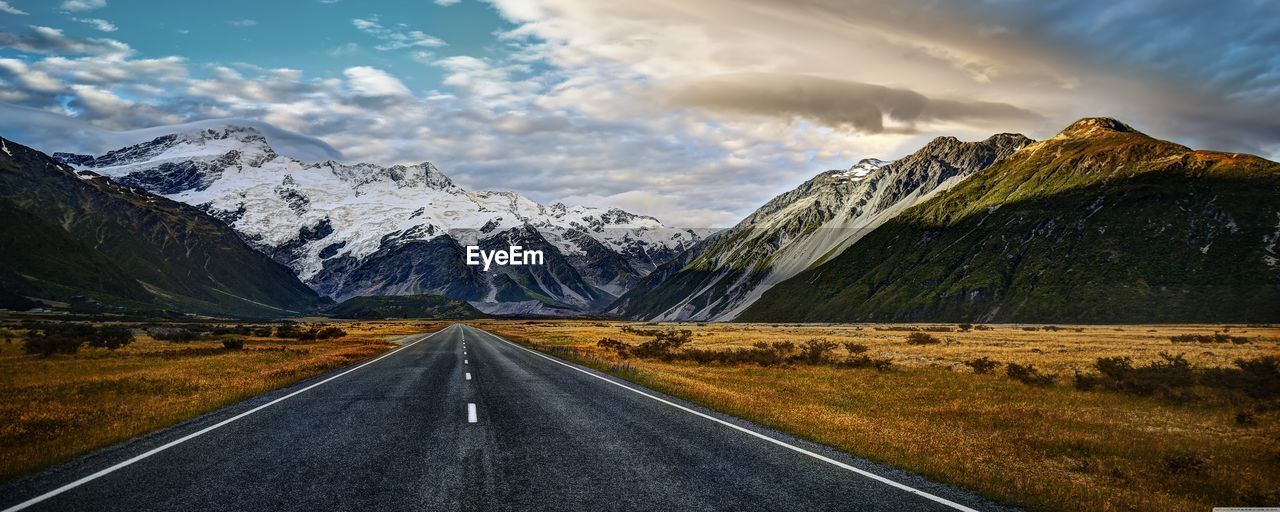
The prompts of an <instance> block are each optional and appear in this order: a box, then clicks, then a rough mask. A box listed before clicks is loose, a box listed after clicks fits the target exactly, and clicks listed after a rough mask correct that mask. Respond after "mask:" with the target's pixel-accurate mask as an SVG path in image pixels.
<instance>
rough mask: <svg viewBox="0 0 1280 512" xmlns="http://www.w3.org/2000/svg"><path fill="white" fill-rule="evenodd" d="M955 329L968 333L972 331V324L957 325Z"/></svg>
mask: <svg viewBox="0 0 1280 512" xmlns="http://www.w3.org/2000/svg"><path fill="white" fill-rule="evenodd" d="M956 327H957V328H959V329H960V332H969V331H972V330H973V324H959V325H957V326H956Z"/></svg>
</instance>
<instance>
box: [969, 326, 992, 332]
mask: <svg viewBox="0 0 1280 512" xmlns="http://www.w3.org/2000/svg"><path fill="white" fill-rule="evenodd" d="M973 329H974V330H975V331H990V330H992V329H995V327H992V326H990V325H975V326H973Z"/></svg>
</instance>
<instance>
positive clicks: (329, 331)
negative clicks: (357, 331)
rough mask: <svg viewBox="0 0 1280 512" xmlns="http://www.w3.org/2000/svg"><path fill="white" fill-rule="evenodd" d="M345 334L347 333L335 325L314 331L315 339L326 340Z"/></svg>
mask: <svg viewBox="0 0 1280 512" xmlns="http://www.w3.org/2000/svg"><path fill="white" fill-rule="evenodd" d="M346 335H347V331H344V330H342V328H340V327H335V326H328V327H324V328H322V329H320V330H319V331H318V332H316V339H321V340H328V339H333V338H341V337H343V336H346Z"/></svg>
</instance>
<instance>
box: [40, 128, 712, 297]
mask: <svg viewBox="0 0 1280 512" xmlns="http://www.w3.org/2000/svg"><path fill="white" fill-rule="evenodd" d="M61 159H62V161H63V162H65V163H68V164H71V165H73V166H75V167H78V168H81V169H84V170H92V171H93V172H96V173H98V174H101V175H104V176H107V177H110V178H111V179H112V180H114V181H116V182H119V183H122V184H125V185H128V186H132V187H137V188H142V189H146V190H148V191H151V192H154V193H158V194H161V195H164V196H166V197H168V198H170V199H173V200H176V201H181V202H184V203H187V204H190V205H193V206H196V207H198V208H200V209H202V210H204V211H205V212H206V213H209V214H210V215H213V216H215V217H217V218H219V219H221V220H222V221H223V222H226V223H227V224H229V225H230V226H232V227H233V228H234V229H235V230H236V231H237V232H238V233H239V234H240V235H241V237H243V238H244V239H245V240H248V241H249V242H250V243H252V244H253V245H255V246H256V247H257V248H258V249H260V250H262V251H263V252H265V253H267V254H269V255H271V256H272V257H273V258H275V259H276V260H277V261H279V262H281V263H284V264H286V265H288V266H289V267H290V268H292V269H293V271H294V272H295V273H296V274H297V275H298V276H299V277H300V278H302V280H303V281H304V282H306V283H307V284H309V285H311V286H312V287H313V288H315V289H317V290H318V291H320V292H322V293H324V294H327V295H329V296H331V297H334V298H337V299H339V300H341V299H345V298H347V297H350V296H354V295H380V294H405V293H420V292H423V291H430V290H435V291H438V292H441V293H446V292H447V293H446V295H448V296H450V298H455V299H465V300H473V301H480V302H485V301H488V300H490V299H492V300H497V301H499V302H504V301H507V302H509V301H517V302H518V301H523V300H528V299H529V298H530V297H534V298H543V299H547V298H549V299H547V300H552V301H553V302H556V305H555V307H562V306H566V305H568V306H570V307H573V308H578V310H580V311H581V310H587V309H590V308H598V307H600V306H603V305H604V304H605V303H607V302H608V301H611V300H612V299H613V297H616V296H617V295H619V294H621V293H623V292H624V291H625V290H626V289H627V288H628V287H629V286H631V284H632V283H634V282H635V281H636V280H638V279H639V278H640V277H642V276H643V275H645V274H647V273H648V272H649V271H650V270H652V269H653V268H656V267H657V266H658V265H661V264H662V263H665V262H666V261H668V260H669V259H671V258H672V257H674V256H675V255H677V254H679V253H680V252H681V251H683V250H685V249H687V248H688V247H690V246H692V245H693V244H695V243H697V242H698V241H700V240H701V239H702V237H703V236H705V235H706V234H709V231H707V230H691V229H677V228H669V227H666V226H664V225H663V224H662V223H661V222H659V221H658V220H657V219H654V218H652V217H646V216H643V215H636V214H633V213H630V212H627V211H624V210H621V209H617V208H608V209H604V208H592V207H583V206H574V207H569V206H565V205H563V204H554V205H551V206H544V205H542V204H539V203H537V202H535V201H533V200H530V199H528V198H526V197H524V196H522V195H520V194H517V193H515V192H509V191H482V192H472V191H469V190H465V189H463V188H461V187H459V186H457V185H456V184H455V183H454V182H453V180H451V179H449V177H448V176H447V175H445V174H444V173H443V172H442V171H441V170H440V169H439V168H437V167H436V166H435V165H433V164H432V163H430V162H422V163H419V164H415V165H390V166H382V165H377V164H370V163H355V164H345V163H341V162H337V161H334V160H328V161H324V162H318V163H304V162H301V161H299V160H295V159H292V158H288V157H285V156H281V155H279V154H277V153H276V152H275V151H274V150H273V149H272V148H271V146H270V144H269V143H268V140H267V138H266V137H264V136H263V134H262V133H260V132H259V131H258V130H256V129H254V128H246V127H241V126H227V127H224V128H219V129H199V130H187V131H182V132H177V133H172V134H167V135H164V136H161V137H156V138H154V139H153V140H150V141H148V142H145V143H142V144H137V145H133V146H129V147H126V148H121V149H118V150H115V151H111V152H108V153H106V154H104V155H102V156H99V157H93V156H88V155H62V158H61ZM513 230H515V231H513ZM530 230H532V231H533V232H536V233H537V235H538V236H537V237H534V238H531V239H536V240H539V241H541V242H540V243H542V244H549V246H551V247H553V248H554V250H555V252H556V253H557V254H559V255H560V256H561V257H560V258H555V259H554V261H555V262H556V263H555V265H558V266H559V267H558V268H557V269H556V270H555V271H553V272H551V273H548V274H541V273H537V272H534V273H530V274H527V275H512V276H508V277H509V278H510V279H507V280H505V281H504V280H495V279H497V278H496V277H493V276H491V275H480V276H476V275H472V274H471V270H470V269H468V268H467V267H465V266H462V265H463V263H462V261H463V258H462V257H461V256H459V255H456V254H451V253H450V251H457V250H459V247H460V246H461V245H475V244H478V245H484V244H485V243H487V242H491V241H492V240H494V239H495V237H498V236H501V234H502V233H512V232H529V231H530ZM427 242H431V243H427ZM423 251H435V252H439V251H443V252H440V254H432V255H426V254H422V252H423ZM406 265H407V266H408V267H406ZM415 265H417V266H415ZM459 266H462V267H461V268H459ZM406 268H409V269H416V270H406ZM485 287H489V289H488V291H486V290H485ZM513 287H517V288H520V290H515V289H514V288H513ZM450 294H451V295H450ZM558 301H568V302H565V303H561V302H558ZM478 307H479V306H478ZM485 307H488V306H484V307H482V309H484V308H485ZM489 309H500V308H496V307H490V308H489Z"/></svg>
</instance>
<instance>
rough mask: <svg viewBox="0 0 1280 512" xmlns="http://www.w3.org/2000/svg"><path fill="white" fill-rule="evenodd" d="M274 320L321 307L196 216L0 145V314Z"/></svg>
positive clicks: (227, 231)
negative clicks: (66, 309) (85, 307)
mask: <svg viewBox="0 0 1280 512" xmlns="http://www.w3.org/2000/svg"><path fill="white" fill-rule="evenodd" d="M29 298H36V299H41V300H44V301H53V302H82V303H83V302H86V301H92V302H93V303H95V304H102V305H103V306H104V307H109V308H123V309H129V310H135V311H139V310H141V311H156V310H172V311H179V312H184V313H201V314H210V315H231V316H248V317H274V316H284V315H293V314H297V313H301V312H305V311H308V310H311V309H312V308H314V307H315V306H317V305H320V304H321V303H323V299H321V298H320V297H319V296H317V295H316V293H315V292H313V291H312V290H311V289H310V288H307V286H306V285H304V284H302V282H301V281H299V280H298V279H297V278H296V277H295V276H294V275H293V273H292V272H290V271H289V269H288V268H287V267H284V266H282V265H280V264H278V263H276V262H275V261H272V260H271V258H269V257H267V256H266V255H264V254H262V253H260V252H258V251H256V250H255V249H253V248H252V247H250V246H249V245H248V244H246V243H245V242H244V241H243V240H241V239H240V237H239V236H238V235H237V234H236V233H235V231H233V230H232V229H231V228H229V227H227V225H226V224H224V223H222V222H221V221H219V220H217V219H215V218H213V217H210V216H208V215H207V214H205V213H204V212H202V211H200V210H199V209H196V208H194V207H191V206H187V205H185V204H182V203H178V202H175V201H170V200H168V199H165V198H163V197H160V196H157V195H153V194H150V193H148V192H145V191H143V190H138V189H135V188H131V187H127V186H122V185H118V184H116V183H114V182H112V181H110V180H108V179H107V178H105V177H102V176H98V175H96V174H93V173H88V172H83V173H77V172H76V171H74V170H72V169H71V168H70V167H67V166H66V165H63V164H61V163H59V162H58V161H56V160H54V159H53V158H51V157H49V156H47V155H45V154H43V153H41V152H39V151H36V150H34V149H31V148H28V147H26V146H23V145H20V144H17V143H14V142H13V141H10V140H7V139H4V138H0V307H4V306H8V307H11V308H15V309H21V308H25V307H29V306H30V305H31V304H32V302H31V300H30V299H29Z"/></svg>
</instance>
